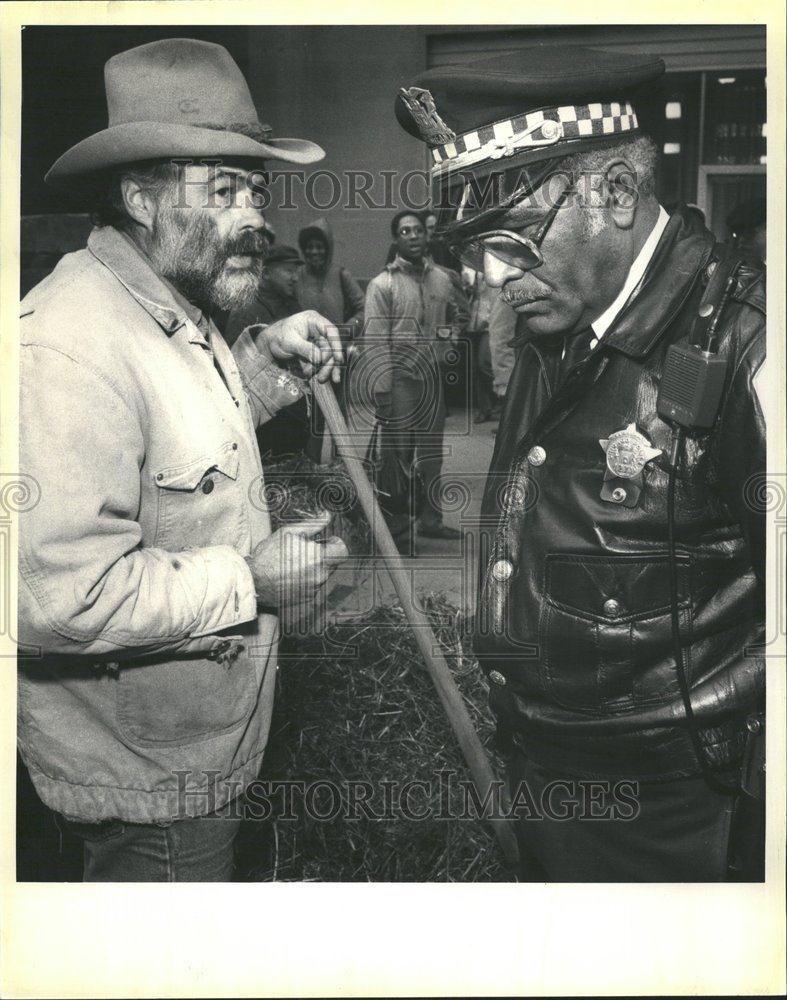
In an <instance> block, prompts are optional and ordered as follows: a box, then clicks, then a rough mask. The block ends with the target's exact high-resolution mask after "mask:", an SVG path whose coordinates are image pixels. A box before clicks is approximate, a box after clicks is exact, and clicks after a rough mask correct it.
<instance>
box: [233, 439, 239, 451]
mask: <svg viewBox="0 0 787 1000" xmlns="http://www.w3.org/2000/svg"><path fill="white" fill-rule="evenodd" d="M232 450H233V451H237V450H238V442H237V441H233V442H232Z"/></svg>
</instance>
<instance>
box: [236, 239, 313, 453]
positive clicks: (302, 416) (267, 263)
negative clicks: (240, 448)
mask: <svg viewBox="0 0 787 1000" xmlns="http://www.w3.org/2000/svg"><path fill="white" fill-rule="evenodd" d="M266 230H267V231H269V228H268V227H266ZM303 264H304V262H303V260H302V259H301V255H300V254H299V253H298V251H297V250H296V249H295V248H294V247H288V246H277V247H272V248H271V249H270V250H269V251H268V254H267V256H266V257H265V260H264V263H263V268H262V277H261V278H260V283H259V286H258V288H257V294H256V295H255V296H254V301H253V302H252V303H251V304H250V305H247V306H243V308H241V309H236V310H233V312H232V313H231V314H230V317H229V320H228V323H227V329H226V331H225V333H224V339H225V340H226V341H227V343H228V344H229V345H230V346H231V345H233V344H234V343H235V341H236V340H237V339H238V337H239V336H240V335H241V333H243V331H244V330H245V329H246V328H247V327H250V326H258V325H260V324H262V325H263V326H268V325H270V324H271V323H275V322H276V321H277V320H279V319H286V317H287V316H293V315H294V314H295V313H297V312H300V311H301V307H300V306H299V305H298V300H297V298H296V297H295V289H296V287H297V283H298V274H299V273H300V270H301V268H302V267H303ZM258 336H260V334H257V335H256V336H255V335H253V339H255V340H256V337H258ZM309 424H310V420H309V407H308V406H307V403H306V400H305V399H299V400H298V401H297V402H295V403H293V404H292V406H287V407H285V408H284V409H282V410H280V411H279V412H278V413H277V414H276V415H275V416H274V417H273V419H272V420H268V421H266V422H265V423H264V424H260V426H259V427H258V428H257V444H258V445H259V448H260V455H262V456H263V457H265V458H267V459H269V460H271V461H276V460H277V459H281V458H283V457H284V456H285V455H298V454H300V453H302V452H304V451H305V450H306V448H307V446H308V444H309V440H310V434H309V430H310V426H309Z"/></svg>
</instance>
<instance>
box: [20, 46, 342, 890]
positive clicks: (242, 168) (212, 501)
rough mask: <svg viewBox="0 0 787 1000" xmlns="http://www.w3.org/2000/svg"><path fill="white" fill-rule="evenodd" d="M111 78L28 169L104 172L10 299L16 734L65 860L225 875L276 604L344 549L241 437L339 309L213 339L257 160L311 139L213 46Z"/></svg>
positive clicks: (254, 237)
mask: <svg viewBox="0 0 787 1000" xmlns="http://www.w3.org/2000/svg"><path fill="white" fill-rule="evenodd" d="M105 81H106V90H107V103H108V109H109V127H108V128H107V129H105V130H104V131H102V132H99V133H97V134H95V135H92V136H90V137H88V138H87V139H85V140H83V141H82V142H80V143H79V144H78V145H76V146H74V147H73V148H72V149H70V150H68V151H67V152H66V153H64V154H63V156H62V157H60V159H59V160H58V161H57V163H56V164H55V165H54V167H53V168H52V169H51V171H50V172H49V174H48V177H47V179H48V180H49V181H50V182H51V183H55V184H57V183H71V184H76V185H79V184H82V185H84V184H87V183H88V179H89V180H90V183H91V185H93V186H95V185H96V180H97V178H99V179H100V186H101V188H102V192H103V193H102V195H101V197H100V199H99V200H98V203H97V205H96V215H97V217H98V226H97V227H96V228H95V229H94V230H93V232H92V234H91V236H90V239H89V241H88V246H87V249H85V250H81V251H79V252H77V253H73V254H69V255H68V256H66V257H65V258H63V260H62V261H61V262H60V263H59V264H58V266H57V268H56V269H55V271H54V272H53V273H52V274H51V275H50V276H49V277H48V278H46V279H45V280H44V281H43V282H41V284H39V285H38V286H36V287H35V288H34V289H33V290H32V291H31V292H30V293H29V294H28V295H27V296H26V298H25V299H24V301H23V303H22V321H21V344H22V346H21V407H20V409H21V413H20V437H21V446H20V469H21V471H22V472H23V473H25V474H26V475H28V476H31V477H34V479H35V480H36V482H37V483H38V485H39V487H40V501H39V502H38V504H37V505H36V506H35V507H34V508H33V509H31V510H30V511H28V512H27V513H25V514H24V515H23V516H22V519H21V521H20V551H19V567H20V584H19V595H20V596H19V626H20V638H21V640H22V641H23V642H25V643H26V644H27V645H29V646H32V647H34V648H38V649H39V650H40V652H41V656H40V657H38V658H31V659H28V660H21V661H20V665H19V703H20V717H19V718H20V721H19V743H20V749H21V753H22V756H23V758H24V761H25V763H26V764H27V767H28V769H29V771H30V774H31V777H32V780H33V783H34V785H35V787H36V790H37V792H38V794H39V795H40V797H41V798H42V799H43V801H44V802H45V803H46V804H47V805H48V806H49V807H50V808H51V809H53V810H55V812H56V813H59V814H60V815H61V816H63V817H65V819H66V820H67V821H68V822H69V823H70V824H71V827H72V829H73V830H74V831H75V832H76V833H77V834H78V835H79V836H80V837H81V838H82V839H83V841H84V844H85V879H87V880H95V881H221V880H226V879H229V878H230V877H231V875H232V848H233V841H234V838H235V834H236V832H237V829H238V824H239V820H238V819H237V818H232V817H229V816H228V815H227V812H228V811H229V809H230V807H231V804H232V802H233V800H234V799H235V798H236V797H237V796H238V795H239V794H240V793H241V792H242V790H243V788H244V786H245V785H246V784H247V783H248V782H249V781H250V780H252V779H253V778H255V777H256V776H257V773H258V771H259V767H260V763H261V760H262V754H263V751H264V748H265V743H266V740H267V734H268V727H269V724H270V716H271V710H272V701H273V690H274V684H275V674H276V641H277V635H278V620H277V615H278V613H279V611H280V610H284V609H288V608H290V607H291V606H292V605H298V604H300V603H304V602H305V603H307V604H308V603H309V602H310V601H311V600H312V599H313V595H314V592H315V590H316V589H317V588H319V587H320V586H321V585H322V584H323V583H324V582H325V580H326V578H327V576H328V574H329V572H330V570H331V567H332V565H333V564H334V563H335V562H336V561H337V560H339V559H341V558H342V557H343V556H344V555H346V550H345V548H344V545H343V543H342V542H341V541H339V540H338V539H332V540H329V541H328V542H326V543H321V542H317V541H315V540H314V536H316V535H317V534H318V533H319V532H320V531H322V530H323V529H325V528H326V526H327V524H328V518H327V517H320V518H315V519H314V520H313V521H310V522H305V523H303V524H300V525H294V526H290V527H288V528H286V529H283V530H280V531H277V532H274V533H271V528H270V521H269V518H268V513H267V509H266V507H265V504H264V501H263V499H262V497H263V492H262V489H261V487H262V479H261V476H262V469H261V466H260V459H259V453H258V450H257V446H256V443H255V440H254V428H255V426H257V425H258V424H260V423H262V422H264V421H266V420H268V419H270V417H271V416H272V415H273V414H274V413H276V412H277V411H278V410H279V409H281V408H282V407H283V406H286V405H289V404H291V403H292V402H294V401H296V400H298V399H299V398H300V396H301V390H300V389H299V383H298V379H296V378H293V376H292V375H291V374H290V373H289V371H288V370H287V369H288V366H290V365H293V364H298V365H299V366H301V365H303V366H305V371H306V373H307V374H310V373H311V372H313V371H317V370H319V377H320V378H323V379H324V378H329V377H330V378H334V380H336V379H337V378H338V369H337V368H336V365H338V364H339V363H340V362H341V349H340V345H339V341H338V337H337V335H336V331H335V330H334V329H333V328H332V327H331V326H330V324H329V323H328V321H327V320H325V319H324V318H322V317H320V316H318V315H317V314H316V313H313V312H307V313H300V314H298V315H296V316H293V317H291V318H289V319H283V320H281V321H279V322H276V323H273V324H272V325H270V326H268V327H267V328H266V329H264V330H262V331H259V330H258V331H257V335H256V337H255V338H253V339H252V337H251V336H250V335H248V334H244V335H243V336H241V337H240V338H239V340H238V341H237V343H236V344H235V347H234V351H233V353H231V352H230V350H229V348H228V347H227V345H226V343H225V342H224V340H223V338H222V336H221V334H220V332H219V330H218V328H217V326H216V322H215V320H216V318H217V317H223V316H225V315H226V314H227V313H228V312H229V311H231V310H232V309H237V308H243V307H244V306H246V305H248V304H249V303H250V302H251V301H252V299H253V297H254V295H255V292H256V290H257V287H258V283H259V280H260V274H261V271H262V269H263V267H264V261H265V255H266V252H267V248H268V242H267V239H266V236H265V230H264V221H263V218H262V214H261V212H260V211H259V208H258V204H257V198H256V196H255V191H256V188H255V184H256V181H257V178H258V175H256V174H255V173H254V172H252V168H253V167H257V168H261V167H262V165H263V163H264V162H265V161H267V160H269V159H283V160H287V161H290V162H295V163H310V162H314V161H316V160H319V159H321V157H322V155H323V153H322V150H321V149H320V148H319V147H318V146H315V145H314V144H313V143H310V142H307V141H304V140H299V139H281V140H280V139H275V138H273V136H272V134H271V130H270V129H269V128H268V127H267V126H264V125H261V124H260V122H259V120H258V116H257V111H256V109H255V107H254V104H253V102H252V99H251V95H250V93H249V90H248V87H247V85H246V82H245V80H244V79H243V76H242V75H241V73H240V71H239V69H238V67H237V66H236V65H235V63H234V62H233V60H232V58H231V57H230V55H229V53H228V52H227V51H226V50H225V49H223V48H222V47H221V46H218V45H212V44H208V43H205V42H199V41H192V40H189V39H172V40H167V41H160V42H154V43H151V44H148V45H143V46H140V47H139V48H136V49H132V50H130V51H127V52H123V53H120V54H119V55H117V56H114V57H113V58H112V59H110V60H109V62H108V63H107V65H106V69H105ZM202 159H204V160H206V161H211V163H212V165H211V166H206V165H204V164H201V163H200V160H202ZM175 161H177V162H175ZM184 161H185V165H184ZM217 162H218V164H219V165H218V166H217V165H216V163H217ZM215 817H220V820H219V819H216V820H215V821H213V818H215Z"/></svg>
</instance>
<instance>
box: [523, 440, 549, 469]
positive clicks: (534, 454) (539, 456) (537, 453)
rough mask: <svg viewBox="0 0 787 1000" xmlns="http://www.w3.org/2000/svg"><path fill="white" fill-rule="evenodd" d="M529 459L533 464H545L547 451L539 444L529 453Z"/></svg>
mask: <svg viewBox="0 0 787 1000" xmlns="http://www.w3.org/2000/svg"><path fill="white" fill-rule="evenodd" d="M527 460H528V462H530V464H531V465H543V464H544V462H546V460H547V453H546V452H545V451H544V449H543V448H542V447H541V445H540V444H537V445H535V447H533V448H531V449H530V451H529V452H528V453H527Z"/></svg>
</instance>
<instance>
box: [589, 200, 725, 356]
mask: <svg viewBox="0 0 787 1000" xmlns="http://www.w3.org/2000/svg"><path fill="white" fill-rule="evenodd" d="M714 245H715V242H714V240H713V237H712V235H711V234H710V233H709V232H708V231H707V230H706V229H705V228H704V227H703V226H701V225H700V224H699V222H698V221H697V220H696V219H695V218H694V216H693V215H692V214H691V213H689V212H686V211H685V210H683V209H678V210H677V211H676V212H675V214H674V215H672V216H671V218H670V220H669V222H668V223H667V228H666V229H665V230H664V233H663V234H662V237H661V239H660V240H659V243H658V246H657V247H656V252H655V253H654V254H653V258H652V259H651V262H650V264H649V265H648V268H647V270H646V271H645V274H644V275H643V276H642V280H641V281H640V283H639V285H638V286H637V287H636V288H635V289H634V291H633V292H632V294H631V297H630V298H629V301H628V302H627V303H626V305H625V306H624V307H623V309H622V311H621V313H620V314H619V316H618V317H617V319H616V320H615V322H614V323H613V324H612V327H611V328H610V330H609V331H608V332H607V334H606V336H605V337H604V340H603V341H602V343H603V344H604V346H606V347H610V348H612V349H614V350H616V351H620V352H621V353H622V354H625V355H627V356H628V357H631V358H644V357H645V356H646V355H647V354H648V353H650V351H651V350H652V349H653V347H654V346H655V345H656V343H657V341H658V340H659V337H660V336H661V334H662V333H663V332H664V331H665V330H666V328H667V327H668V326H669V324H670V323H671V322H672V320H673V319H674V318H675V316H676V315H677V313H678V310H679V309H680V308H681V307H682V305H683V304H684V302H685V301H686V299H687V298H688V297H689V295H690V294H691V292H692V289H693V288H694V286H695V283H696V281H697V278H698V276H699V275H700V274H701V273H702V269H703V268H704V267H706V266H707V264H708V263H709V261H710V259H711V255H712V253H713V247H714ZM667 261H669V267H665V263H666V262H667ZM635 302H636V309H634V308H633V305H634V303H635Z"/></svg>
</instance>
